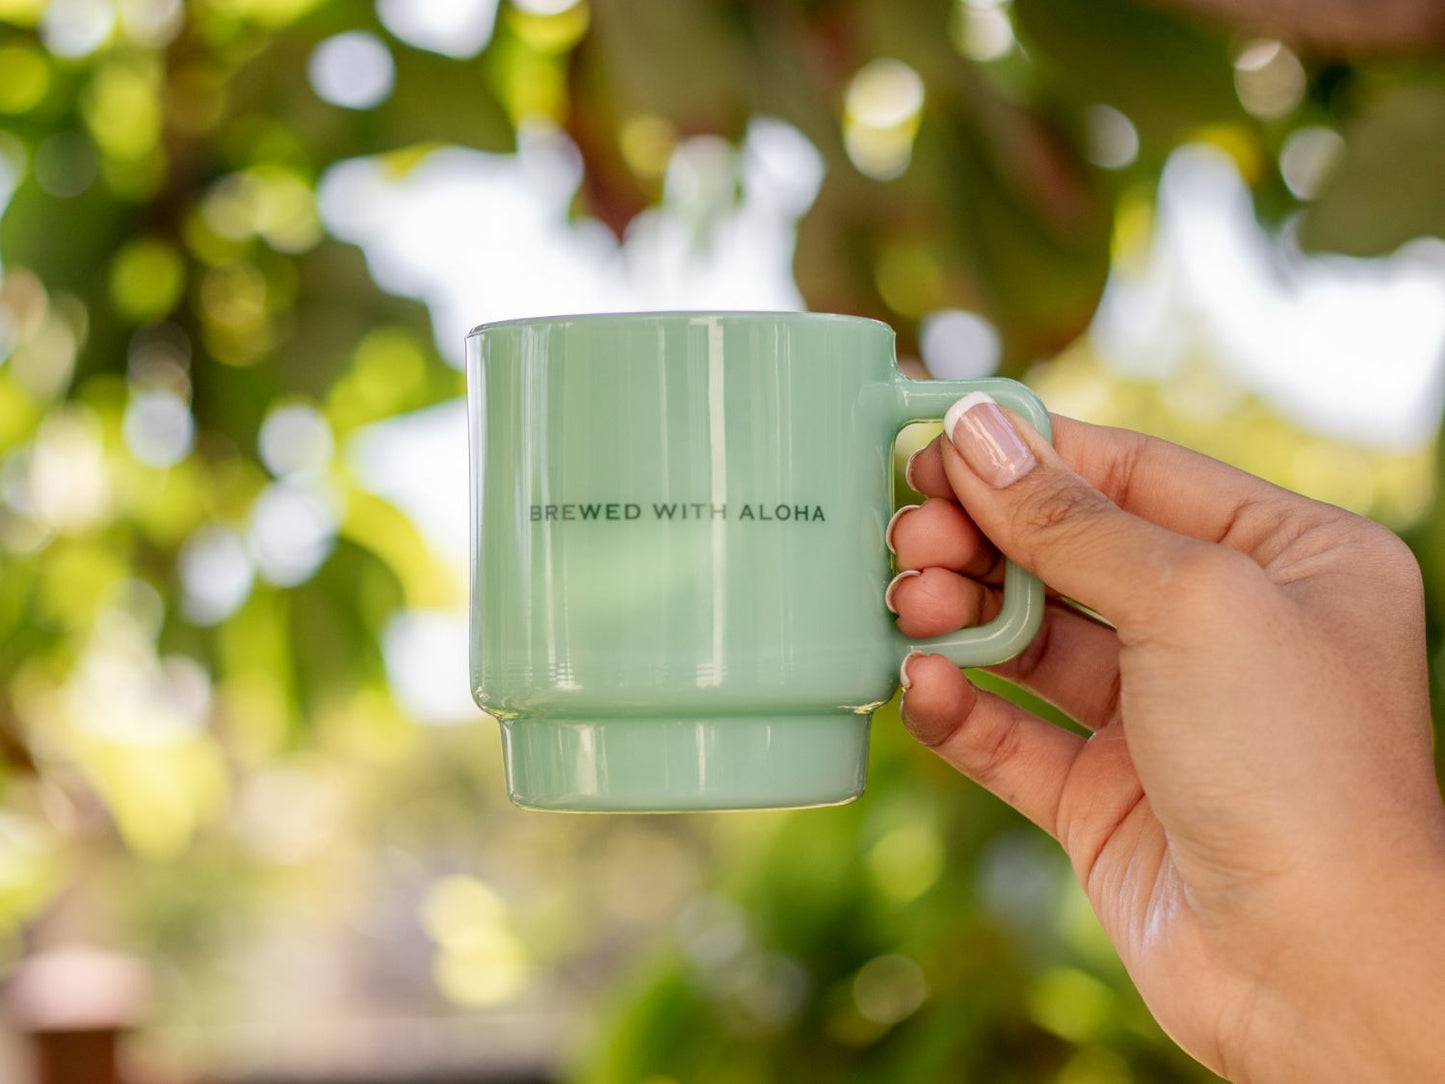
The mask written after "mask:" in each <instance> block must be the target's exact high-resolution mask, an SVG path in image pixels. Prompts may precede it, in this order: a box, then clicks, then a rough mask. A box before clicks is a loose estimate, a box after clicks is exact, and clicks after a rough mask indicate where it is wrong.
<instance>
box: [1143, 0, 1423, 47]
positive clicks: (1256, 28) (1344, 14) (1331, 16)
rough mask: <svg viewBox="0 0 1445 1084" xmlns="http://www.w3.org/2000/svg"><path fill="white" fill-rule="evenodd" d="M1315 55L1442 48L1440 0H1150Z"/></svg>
mask: <svg viewBox="0 0 1445 1084" xmlns="http://www.w3.org/2000/svg"><path fill="white" fill-rule="evenodd" d="M1150 2H1151V3H1154V4H1157V5H1159V6H1161V7H1172V8H1176V9H1179V10H1183V11H1187V12H1189V13H1192V14H1195V15H1201V16H1203V17H1205V18H1207V19H1212V20H1215V21H1216V22H1222V23H1227V24H1229V25H1230V26H1233V27H1237V28H1239V29H1242V30H1246V31H1249V32H1251V33H1257V34H1260V35H1264V36H1268V37H1275V38H1280V39H1282V40H1284V41H1287V42H1290V43H1291V44H1294V45H1299V46H1301V47H1302V48H1304V49H1306V50H1308V51H1310V52H1317V53H1333V54H1347V55H1359V54H1363V53H1425V52H1437V51H1442V50H1445V3H1441V2H1440V0H1150Z"/></svg>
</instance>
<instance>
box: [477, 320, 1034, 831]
mask: <svg viewBox="0 0 1445 1084" xmlns="http://www.w3.org/2000/svg"><path fill="white" fill-rule="evenodd" d="M973 391H986V392H988V393H989V394H990V395H992V396H993V397H994V398H995V399H997V400H998V401H999V402H1001V403H1003V404H1004V405H1005V406H1008V407H1010V408H1012V409H1013V410H1014V411H1016V412H1017V413H1019V414H1020V415H1022V416H1023V417H1024V418H1026V419H1027V420H1028V421H1029V422H1031V423H1032V424H1033V425H1034V426H1036V427H1037V428H1038V429H1039V430H1040V431H1041V432H1043V433H1045V434H1047V433H1048V432H1049V418H1048V414H1047V412H1046V411H1045V410H1044V408H1043V405H1042V404H1041V403H1040V402H1039V400H1038V398H1037V397H1036V396H1034V395H1033V393H1032V392H1030V391H1028V389H1026V388H1025V387H1024V386H1023V385H1021V384H1018V383H1015V382H1014V381H1011V380H1002V379H988V380H963V381H915V380H910V379H907V378H905V377H903V376H902V375H901V374H900V373H899V372H898V369H897V366H896V364H895V362H894V356H893V331H892V329H891V328H889V327H888V325H886V324H882V323H879V322H877V321H875V320H866V319H860V318H857V317H851V316H831V315H825V314H818V313H750V312H663V313H639V314H628V315H606V316H563V317H551V318H545V319H535V320H509V321H505V322H502V323H495V324H483V325H482V326H481V327H478V328H476V329H475V330H473V331H472V332H471V333H470V334H469V335H468V336H467V400H468V405H467V411H468V419H469V426H470V434H471V511H472V518H471V532H472V545H471V551H472V569H471V579H472V605H471V683H472V693H473V696H474V697H475V699H476V701H477V703H478V704H479V705H480V706H481V707H482V708H484V709H485V710H486V711H488V712H490V713H491V714H492V715H493V716H495V717H496V718H497V720H498V721H499V722H500V724H501V731H502V748H503V754H504V759H505V765H506V773H507V788H508V792H509V794H510V796H511V799H512V801H513V802H515V803H516V804H518V805H522V806H527V807H532V808H538V809H562V810H614V811H623V810H631V811H669V810H697V809H765V808H780V807H790V806H820V805H831V804H836V803H839V802H846V801H849V800H851V799H853V798H856V797H857V796H858V795H859V794H860V793H862V790H863V783H864V777H865V774H866V770H867V758H868V723H869V716H870V715H871V713H872V712H873V711H874V710H875V709H877V708H878V707H880V706H881V705H883V704H884V703H886V702H887V701H888V700H889V699H890V698H891V697H892V696H893V694H894V692H895V691H896V690H897V688H898V669H899V665H900V664H901V662H902V660H903V658H904V656H905V655H906V654H907V653H908V652H909V651H910V650H912V649H914V648H923V649H926V650H928V651H933V652H938V653H941V654H943V655H946V656H948V657H949V658H950V659H952V660H953V661H954V662H955V663H957V664H958V665H960V666H977V665H985V664H989V663H996V662H1002V661H1003V660H1004V659H1007V658H1009V657H1010V656H1012V655H1015V654H1017V653H1018V652H1019V651H1021V650H1022V649H1023V648H1024V647H1025V646H1026V645H1027V644H1028V642H1029V641H1030V640H1031V639H1032V638H1033V635H1034V633H1035V632H1036V631H1037V630H1038V626H1039V622H1040V619H1041V618H1042V615H1043V588H1042V586H1041V585H1040V584H1039V582H1038V580H1036V579H1035V578H1034V577H1033V576H1031V575H1029V574H1028V573H1026V572H1024V571H1023V570H1022V569H1020V568H1017V567H1016V566H1014V565H1012V564H1010V565H1009V566H1008V568H1007V571H1006V572H1005V576H1004V601H1003V610H1002V612H1001V613H1000V614H999V615H998V617H996V618H995V619H994V620H993V621H991V622H989V623H988V624H986V625H984V626H981V627H978V628H969V629H964V630H962V631H960V632H958V633H956V634H954V635H951V636H942V637H938V638H935V639H933V640H924V641H911V640H908V639H906V638H905V637H904V636H903V635H902V634H901V633H899V632H898V630H897V628H896V626H895V625H894V622H893V617H892V615H891V614H890V613H889V612H888V611H887V609H886V608H885V606H884V601H883V592H884V588H885V586H886V585H887V583H888V581H889V579H890V577H891V575H892V571H891V568H890V560H889V555H888V550H887V548H886V546H885V543H884V531H885V529H886V527H887V524H888V521H889V518H890V515H891V512H892V503H893V502H892V486H893V469H892V463H893V446H894V442H895V439H896V438H897V435H898V432H899V430H900V429H901V428H902V427H903V426H905V425H906V424H908V423H910V422H914V421H920V420H929V419H937V418H941V417H943V415H944V413H945V411H946V410H947V408H948V407H949V406H950V405H951V404H952V403H953V402H954V401H955V400H957V399H959V398H960V397H962V396H963V395H966V394H968V393H969V392H973Z"/></svg>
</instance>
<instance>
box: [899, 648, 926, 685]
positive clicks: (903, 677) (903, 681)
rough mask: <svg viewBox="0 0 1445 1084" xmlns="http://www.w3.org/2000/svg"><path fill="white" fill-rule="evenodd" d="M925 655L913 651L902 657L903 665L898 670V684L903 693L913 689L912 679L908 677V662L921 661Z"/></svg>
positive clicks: (924, 652)
mask: <svg viewBox="0 0 1445 1084" xmlns="http://www.w3.org/2000/svg"><path fill="white" fill-rule="evenodd" d="M927 654H928V652H926V651H918V650H914V651H910V652H909V653H908V654H907V655H904V656H903V665H902V666H900V667H899V668H898V684H899V685H900V686H901V687H902V689H903V691H904V692H905V693H906V692H907V691H908V690H909V689H911V688H913V679H912V678H911V677H909V676H908V664H909V662H910V661H911V660H913V659H921V658H923V656H924V655H927Z"/></svg>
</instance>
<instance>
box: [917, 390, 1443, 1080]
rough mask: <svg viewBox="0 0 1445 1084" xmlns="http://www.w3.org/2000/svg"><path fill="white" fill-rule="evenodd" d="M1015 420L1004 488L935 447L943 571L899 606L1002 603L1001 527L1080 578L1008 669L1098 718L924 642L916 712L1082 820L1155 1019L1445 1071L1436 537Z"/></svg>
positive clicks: (1059, 829) (920, 612)
mask: <svg viewBox="0 0 1445 1084" xmlns="http://www.w3.org/2000/svg"><path fill="white" fill-rule="evenodd" d="M1010 420H1011V422H1012V423H1013V424H1014V426H1015V428H1016V429H1018V430H1019V431H1020V434H1021V435H1022V437H1023V439H1024V440H1025V442H1026V443H1027V444H1028V446H1029V448H1030V450H1031V451H1032V453H1033V455H1034V458H1035V459H1036V460H1037V465H1036V466H1034V467H1033V468H1032V469H1031V470H1029V471H1028V472H1027V473H1025V474H1023V475H1022V477H1020V478H1018V479H1017V480H1016V481H1013V482H1011V483H1010V484H1008V485H1007V486H1005V487H1003V488H995V487H994V486H992V485H990V484H988V482H987V481H985V479H984V477H982V476H980V474H978V473H976V472H975V471H974V469H972V468H971V467H970V465H969V463H970V458H968V457H966V456H965V455H964V454H960V451H959V449H958V448H957V447H955V446H954V445H953V444H952V443H951V442H950V441H949V440H947V439H945V438H939V439H938V440H936V441H935V442H934V443H933V444H931V445H929V446H928V447H927V448H926V449H924V451H923V452H922V453H920V454H919V455H918V456H917V457H916V458H915V460H914V462H913V464H912V467H911V469H910V477H911V479H912V481H913V483H914V485H915V487H916V488H917V489H919V490H920V491H921V492H923V493H924V494H926V495H927V497H928V499H927V500H926V501H925V503H924V504H923V505H922V506H921V507H920V508H917V509H915V510H912V511H909V512H905V513H904V514H902V515H901V516H900V518H899V519H898V521H897V524H896V526H895V528H894V531H893V543H894V546H895V549H896V552H897V555H898V566H899V568H900V569H919V570H922V575H919V576H914V577H909V578H908V579H905V580H903V581H901V582H900V583H899V584H898V585H897V587H896V589H895V591H894V594H893V602H894V605H895V606H896V608H897V610H898V613H899V617H898V626H899V628H900V629H901V630H902V631H903V632H904V633H906V634H908V635H909V636H914V637H924V636H932V635H937V634H940V633H944V632H949V631H952V630H954V629H958V628H960V627H963V626H964V625H967V624H973V623H975V622H977V621H979V620H986V619H987V618H988V617H989V616H991V615H992V613H994V612H996V611H997V608H998V590H997V584H998V582H999V580H1000V578H1001V577H1000V565H1001V559H1000V556H999V554H1000V551H1002V553H1004V554H1006V555H1007V556H1008V557H1010V558H1012V559H1013V560H1015V561H1017V562H1018V563H1019V564H1021V565H1023V566H1024V567H1026V568H1028V569H1030V570H1032V571H1034V572H1035V573H1037V574H1038V575H1039V576H1040V577H1041V578H1042V579H1043V580H1044V582H1045V583H1046V584H1047V585H1049V587H1050V589H1051V592H1057V594H1052V593H1051V597H1050V600H1049V603H1048V608H1047V614H1046V617H1045V624H1044V628H1043V630H1042V632H1041V634H1040V635H1039V637H1038V638H1037V639H1036V640H1035V642H1034V643H1033V645H1032V646H1031V647H1030V648H1029V649H1028V650H1027V651H1026V652H1025V653H1024V654H1023V655H1021V656H1019V657H1018V658H1016V659H1013V660H1011V661H1010V662H1008V663H1005V664H1004V665H1002V666H998V667H994V668H993V669H994V671H995V672H996V673H998V674H1000V675H1002V676H1003V677H1005V678H1008V679H1009V680H1011V681H1013V682H1015V683H1017V684H1019V685H1022V686H1025V687H1027V688H1029V689H1031V690H1033V691H1034V692H1036V693H1038V694H1039V695H1041V696H1043V697H1044V698H1045V699H1047V700H1049V701H1051V702H1053V703H1054V704H1057V705H1058V706H1059V707H1060V708H1061V709H1063V710H1064V711H1065V712H1066V713H1068V714H1069V715H1070V716H1071V717H1072V718H1074V719H1076V720H1078V721H1079V722H1080V723H1081V724H1082V725H1083V727H1084V728H1086V729H1087V730H1088V731H1090V732H1092V733H1090V734H1089V735H1088V736H1085V735H1082V734H1077V733H1073V732H1071V731H1067V730H1063V729H1060V728H1058V727H1055V726H1052V725H1050V724H1049V723H1046V722H1044V721H1043V720H1041V719H1039V718H1037V717H1035V716H1033V715H1031V714H1029V713H1027V712H1025V711H1023V710H1022V709H1020V708H1018V707H1016V706H1014V705H1012V704H1011V703H1009V702H1008V701H1006V700H1004V699H1002V698H1000V697H998V696H995V695H993V694H990V693H986V692H981V691H980V690H978V689H976V688H975V687H974V686H973V685H972V684H970V682H969V681H968V680H967V678H966V677H965V675H964V674H963V673H962V672H960V671H959V670H958V669H956V668H955V667H954V666H952V665H951V664H950V663H949V662H948V661H947V660H946V659H943V658H942V657H940V656H934V655H917V654H915V655H912V656H910V658H909V659H908V661H907V662H906V663H905V671H906V678H907V681H908V683H909V687H908V691H907V692H906V694H905V696H904V700H903V718H904V722H905V724H906V725H907V726H908V728H909V729H910V731H911V732H912V733H913V734H914V735H915V736H916V737H917V738H918V739H919V740H920V741H921V742H923V744H925V745H926V746H928V747H930V748H931V749H932V750H933V751H934V752H935V753H937V754H938V755H939V756H941V757H942V758H943V759H945V760H947V761H948V762H949V763H951V764H953V765H954V766H955V767H957V768H958V769H959V770H960V771H961V772H962V773H963V774H964V775H966V776H968V777H969V778H971V779H973V780H975V781H976V782H978V783H980V784H981V785H983V786H984V787H986V788H987V789H988V790H990V791H992V792H993V793H994V794H996V795H998V796H999V797H1000V798H1002V799H1003V800H1004V801H1006V802H1008V803H1009V804H1010V805H1012V806H1014V807H1015V808H1016V809H1018V810H1019V811H1020V812H1021V813H1023V814H1024V815H1025V816H1027V817H1028V818H1029V819H1030V820H1032V821H1034V822H1035V823H1036V824H1038V825H1039V826H1040V827H1041V828H1043V829H1044V830H1045V831H1047V832H1049V833H1050V834H1051V835H1052V836H1053V837H1054V838H1055V839H1057V840H1058V841H1059V842H1060V844H1062V846H1063V847H1064V849H1065V850H1066V851H1067V852H1068V855H1069V857H1070V859H1071V861H1072V863H1073V867H1074V870H1075V872H1076V874H1077V875H1078V878H1079V881H1080V883H1081V884H1082V885H1083V887H1084V890H1085V891H1086V893H1087V894H1088V897H1089V900H1090V902H1091V903H1092V904H1093V907H1094V910H1095V912H1096V913H1097V914H1098V917H1099V920H1100V922H1101V923H1102V925H1103V928H1104V930H1105V931H1106V932H1107V933H1108V935H1109V937H1110V938H1111V939H1112V941H1113V943H1114V945H1115V947H1116V948H1117V950H1118V952H1119V955H1120V958H1121V959H1122V960H1123V962H1124V965H1125V966H1126V967H1127V969H1128V971H1129V974H1130V976H1131V977H1132V978H1133V980H1134V982H1135V984H1136V985H1137V987H1138V989H1139V991H1140V993H1141V994H1142V995H1143V997H1144V1000H1145V1001H1146V1002H1147V1004H1148V1005H1149V1007H1150V1010H1151V1011H1152V1012H1153V1013H1154V1015H1155V1018H1156V1019H1157V1020H1158V1021H1159V1023H1160V1025H1161V1026H1162V1027H1163V1028H1164V1030H1165V1031H1166V1032H1168V1033H1169V1035H1170V1036H1171V1037H1172V1038H1174V1040H1175V1041H1177V1042H1178V1043H1179V1044H1180V1045H1181V1046H1182V1047H1183V1048H1184V1049H1185V1050H1187V1051H1189V1053H1190V1054H1192V1055H1193V1056H1194V1057H1196V1058H1198V1059H1199V1060H1200V1061H1201V1062H1203V1063H1204V1064H1205V1065H1207V1066H1208V1067H1209V1068H1211V1069H1212V1070H1214V1071H1215V1072H1217V1073H1219V1074H1221V1075H1222V1076H1225V1077H1227V1078H1229V1079H1231V1080H1235V1081H1253V1082H1273V1081H1310V1082H1325V1081H1350V1082H1357V1081H1361V1080H1370V1081H1372V1082H1388V1081H1397V1080H1398V1081H1421V1080H1440V1079H1445V1028H1441V1027H1439V1026H1438V1023H1437V1022H1436V1019H1435V1017H1436V1007H1437V1006H1438V1004H1439V999H1440V995H1441V993H1442V991H1445V808H1442V804H1441V798H1440V790H1439V785H1438V782H1437V780H1436V777H1435V771H1434V762H1433V757H1432V746H1431V742H1432V738H1431V729H1430V709H1429V700H1428V693H1427V674H1426V657H1425V632H1424V602H1423V591H1422V587H1421V581H1420V573H1419V569H1418V566H1417V565H1416V563H1415V560H1414V558H1413V557H1412V555H1411V554H1410V551H1409V550H1408V549H1407V548H1406V547H1405V546H1404V544H1403V543H1401V542H1400V541H1399V539H1398V538H1396V537H1395V536H1394V535H1393V534H1391V533H1390V532H1389V531H1387V530H1385V529H1384V528H1382V527H1380V526H1378V525H1376V524H1374V523H1371V522H1370V521H1368V520H1365V519H1362V518H1360V517H1358V516H1355V515H1352V514H1350V513H1348V512H1345V511H1342V510H1340V509H1338V508H1334V507H1332V506H1329V505H1325V504H1321V503H1318V502H1316V501H1312V500H1308V499H1306V498H1304V497H1301V496H1299V495H1297V494H1294V493H1291V492H1289V491H1287V490H1283V489H1279V488H1277V487H1275V486H1272V485H1270V484H1268V483H1266V482H1263V481H1261V480H1260V479H1258V478H1255V477H1253V476H1251V475H1248V474H1245V473H1243V472H1241V471H1237V470H1235V469H1233V468H1231V467H1228V466H1226V465H1224V464H1222V463H1219V462H1217V461H1215V460H1212V459H1209V458H1207V457H1205V456H1202V455H1198V454H1196V453H1194V452H1190V451H1188V450H1186V449H1183V448H1180V447H1178V446H1176V445H1172V444H1168V443H1166V442H1164V441H1159V440H1154V439H1152V438H1148V437H1145V436H1142V435H1140V434H1137V433H1133V432H1129V431H1125V430H1117V429H1106V428H1101V427H1097V426H1091V425H1086V424H1083V423H1080V422H1076V421H1072V420H1070V419H1067V418H1057V419H1055V442H1056V446H1054V447H1051V446H1050V445H1049V444H1048V443H1047V442H1046V441H1044V440H1043V439H1042V438H1040V437H1039V436H1038V434H1037V433H1035V432H1034V431H1033V430H1032V429H1031V428H1030V427H1029V426H1028V425H1027V424H1024V423H1021V422H1019V421H1018V420H1017V419H1016V418H1011V419H1010ZM964 428H965V427H964V426H959V427H958V429H956V430H955V432H959V431H960V430H963V429H964ZM961 439H962V441H963V444H964V450H965V452H967V451H968V450H969V449H968V445H967V440H968V438H967V437H966V436H963V437H962V438H961ZM973 460H974V461H975V462H977V456H976V455H975V456H973ZM964 509H967V511H966V512H965V511H964ZM990 540H991V541H990ZM1060 596H1066V597H1067V598H1069V599H1073V600H1077V601H1078V602H1080V603H1083V604H1084V605H1085V606H1086V607H1088V608H1089V609H1090V610H1092V611H1094V612H1095V613H1096V614H1098V615H1102V617H1103V618H1104V619H1106V621H1100V620H1096V619H1095V618H1094V617H1093V616H1090V615H1088V614H1085V613H1083V612H1081V610H1080V609H1078V608H1076V607H1074V606H1072V605H1070V604H1068V603H1066V602H1064V601H1062V600H1061V598H1060ZM1106 622H1107V623H1106ZM1111 626H1112V627H1111Z"/></svg>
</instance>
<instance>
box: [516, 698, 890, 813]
mask: <svg viewBox="0 0 1445 1084" xmlns="http://www.w3.org/2000/svg"><path fill="white" fill-rule="evenodd" d="M868 722H869V719H868V716H866V715H855V714H853V713H851V712H829V713H825V714H820V715H724V716H712V717H699V718H685V719H639V718H616V719H609V718H601V719H559V718H546V719H541V718H525V717H524V718H518V719H509V720H504V721H502V723H501V727H502V755H503V760H504V762H505V764H506V770H507V794H508V797H510V798H511V800H512V802H513V803H514V804H516V805H519V806H522V807H524V808H527V809H551V810H564V811H569V812H578V813H582V812H593V813H680V812H699V811H703V810H724V809H798V808H806V807H809V806H826V805H841V804H842V803H844V802H850V801H852V800H853V799H854V798H857V797H858V795H860V794H861V793H863V783H864V779H865V776H866V774H867V768H868Z"/></svg>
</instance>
